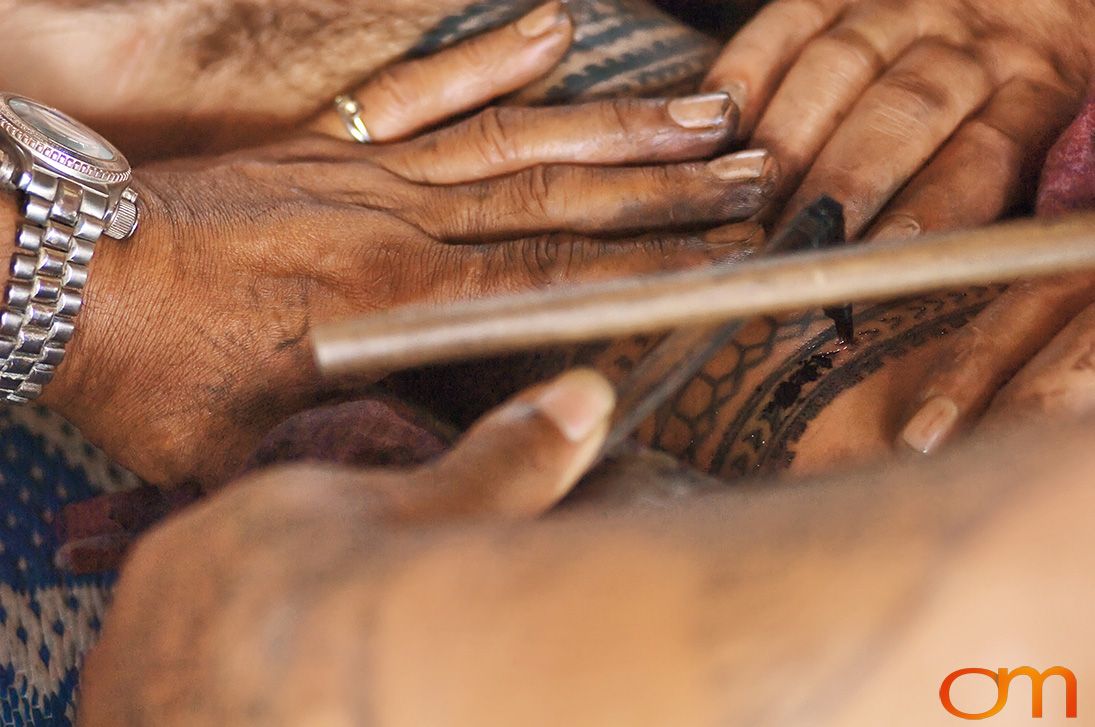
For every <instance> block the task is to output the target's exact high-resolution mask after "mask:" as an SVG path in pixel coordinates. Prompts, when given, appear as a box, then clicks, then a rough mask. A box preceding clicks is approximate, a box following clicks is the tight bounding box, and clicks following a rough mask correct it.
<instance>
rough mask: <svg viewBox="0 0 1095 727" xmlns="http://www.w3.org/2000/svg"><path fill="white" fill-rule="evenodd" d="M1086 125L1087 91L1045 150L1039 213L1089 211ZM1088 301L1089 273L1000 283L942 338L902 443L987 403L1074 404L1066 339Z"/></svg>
mask: <svg viewBox="0 0 1095 727" xmlns="http://www.w3.org/2000/svg"><path fill="white" fill-rule="evenodd" d="M1093 126H1095V97H1093V98H1092V99H1090V100H1089V101H1088V103H1087V106H1086V108H1085V110H1084V113H1083V114H1081V116H1080V118H1078V119H1077V120H1076V122H1075V123H1074V124H1073V125H1072V126H1071V127H1070V128H1069V130H1068V131H1067V132H1066V133H1065V134H1064V136H1062V137H1061V139H1060V141H1058V142H1057V144H1056V145H1055V146H1054V148H1053V150H1052V151H1051V152H1050V155H1049V159H1048V161H1047V163H1046V168H1045V172H1044V174H1043V181H1042V188H1041V190H1040V192H1039V195H1038V213H1039V214H1040V215H1044V216H1055V215H1061V214H1067V213H1069V212H1071V211H1078V210H1084V209H1095V138H1092V134H1091V130H1092V127H1093ZM1092 303H1095V275H1093V274H1091V273H1080V274H1076V275H1071V276H1061V277H1057V278H1053V279H1050V280H1042V281H1019V282H1017V283H1015V284H1014V285H1012V286H1011V287H1009V288H1008V290H1007V291H1006V292H1005V293H1004V294H1003V295H1001V296H1000V297H999V298H997V299H995V300H993V301H992V302H991V303H989V304H988V306H987V307H986V308H985V309H984V310H983V311H982V312H981V313H980V314H978V315H977V316H976V317H975V318H974V319H973V320H972V321H971V322H970V323H969V324H968V325H966V326H965V327H964V328H962V329H961V330H960V331H958V332H957V333H955V334H954V335H953V336H951V337H950V338H948V339H947V341H946V342H945V343H944V344H943V350H942V351H941V352H940V353H939V354H938V356H937V357H936V360H935V363H934V365H933V366H930V367H929V368H928V369H927V370H926V372H925V376H924V378H923V380H922V381H921V382H919V387H918V391H917V396H916V397H915V398H914V400H913V402H912V406H910V407H909V410H908V411H907V412H906V417H907V419H906V421H905V422H904V424H903V425H902V430H901V431H902V433H901V441H902V443H903V445H904V446H907V447H909V448H912V449H913V450H915V451H918V452H923V453H925V454H927V453H930V452H933V451H934V450H936V449H938V448H939V447H941V446H942V445H944V444H946V443H947V442H948V441H950V440H951V439H953V438H954V437H955V436H956V435H958V434H960V433H962V432H964V431H966V430H968V429H969V428H970V427H971V426H973V425H974V424H975V423H976V422H977V420H978V419H979V418H980V417H981V415H982V414H983V413H984V412H985V410H986V409H987V408H989V406H990V404H991V405H992V408H991V412H990V413H992V415H993V418H997V419H998V418H1000V414H1001V413H1007V412H1014V411H1022V410H1024V409H1029V408H1030V405H1031V404H1032V403H1033V404H1036V405H1038V406H1039V407H1041V408H1043V409H1046V410H1051V411H1052V410H1054V409H1057V408H1062V407H1063V408H1077V407H1076V406H1074V404H1077V403H1083V402H1084V397H1083V396H1082V394H1083V393H1084V386H1086V385H1087V384H1086V382H1087V380H1088V379H1090V378H1091V373H1090V370H1089V368H1090V367H1088V366H1087V364H1086V363H1085V361H1086V360H1087V359H1085V358H1084V357H1083V356H1082V355H1081V354H1082V352H1078V351H1076V350H1070V349H1069V348H1068V346H1069V342H1070V341H1071V345H1073V347H1075V346H1077V345H1080V344H1082V343H1083V342H1084V338H1083V335H1084V331H1085V330H1086V328H1085V327H1086V326H1087V325H1088V324H1087V323H1085V321H1087V320H1089V319H1090V313H1081V311H1083V310H1084V309H1085V307H1087V306H1089V305H1090V304H1092ZM1073 364H1075V365H1076V368H1075V369H1074V370H1073V373H1072V374H1069V373H1068V370H1069V369H1068V367H1069V366H1072V365H1073ZM1017 371H1021V373H1020V374H1019V375H1018V376H1016V377H1015V379H1014V380H1013V381H1012V382H1011V383H1009V384H1007V386H1006V387H1005V388H1004V389H1003V391H1001V387H1002V386H1004V385H1005V383H1007V382H1008V381H1009V379H1011V378H1012V376H1014V375H1015V373H1016V372H1017ZM998 392H999V393H998Z"/></svg>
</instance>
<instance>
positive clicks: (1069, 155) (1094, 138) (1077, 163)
mask: <svg viewBox="0 0 1095 727" xmlns="http://www.w3.org/2000/svg"><path fill="white" fill-rule="evenodd" d="M1091 209H1095V89H1093V90H1092V94H1091V96H1090V97H1088V100H1087V103H1086V104H1084V108H1083V110H1082V111H1081V112H1080V115H1079V117H1077V119H1076V120H1075V121H1074V122H1072V125H1071V126H1070V127H1068V129H1067V130H1066V131H1065V133H1064V135H1063V136H1062V137H1061V138H1060V139H1059V140H1058V141H1057V143H1056V144H1054V145H1053V149H1051V150H1050V152H1049V156H1048V157H1047V158H1046V165H1045V168H1044V170H1043V171H1042V183H1041V186H1040V187H1039V189H1038V215H1039V216H1043V217H1053V216H1057V215H1063V214H1068V213H1069V212H1078V211H1080V210H1091Z"/></svg>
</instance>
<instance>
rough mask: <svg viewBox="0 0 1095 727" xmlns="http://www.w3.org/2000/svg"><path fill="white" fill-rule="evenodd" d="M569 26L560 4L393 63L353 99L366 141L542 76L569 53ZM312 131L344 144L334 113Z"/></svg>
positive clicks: (402, 132) (392, 135)
mask: <svg viewBox="0 0 1095 727" xmlns="http://www.w3.org/2000/svg"><path fill="white" fill-rule="evenodd" d="M573 33H574V26H573V23H572V22H571V19H570V16H569V15H568V14H567V12H566V10H565V8H564V6H563V3H562V2H561V0H552V2H548V3H545V4H543V5H541V6H539V7H538V8H536V9H535V10H533V11H532V12H530V13H529V14H527V15H525V16H524V17H522V18H520V19H519V20H517V21H515V22H513V23H511V24H509V25H507V26H505V27H503V28H500V29H498V30H494V31H490V32H488V33H485V34H483V35H480V36H477V37H475V38H472V39H471V40H468V41H465V42H463V43H460V44H459V45H456V46H454V47H452V48H449V49H446V50H443V51H440V52H438V53H435V54H433V55H431V56H428V57H426V58H422V59H419V60H413V61H407V62H404V63H397V64H395V65H393V66H390V67H388V68H386V69H384V70H382V71H380V72H379V73H378V74H377V75H375V76H373V77H372V78H370V79H369V80H368V81H367V82H366V83H365V84H364V85H363V86H362V87H361V88H359V89H358V90H357V91H355V92H354V93H353V94H351V96H352V98H353V100H355V101H356V102H357V103H358V106H359V108H360V117H361V120H362V122H363V123H364V126H365V127H366V129H367V132H368V136H369V137H370V139H369V140H370V141H392V140H396V139H400V138H403V137H406V136H409V135H411V134H413V133H415V132H416V131H419V130H421V129H423V128H426V127H429V126H432V125H434V124H436V123H438V122H440V121H444V120H445V119H448V118H449V117H451V116H454V115H456V114H460V113H463V112H465V111H469V110H471V109H475V108H478V107H479V106H482V105H483V104H485V103H487V102H488V101H490V100H492V99H494V98H497V97H498V96H502V95H505V94H507V93H510V92H512V91H516V90H517V89H519V88H521V87H523V86H526V85H528V84H529V83H531V82H532V81H534V80H536V79H537V78H539V77H541V76H543V75H545V74H546V73H548V72H549V71H550V70H551V69H552V68H554V67H555V65H556V64H557V63H558V62H559V61H560V60H561V59H562V58H563V56H564V55H565V54H566V52H567V50H568V49H569V48H570V43H571V40H572V39H573ZM311 128H312V129H313V130H315V131H319V132H321V133H324V134H328V135H330V136H334V137H336V138H339V139H347V140H349V138H350V137H349V134H348V132H347V129H346V125H345V123H344V122H343V120H342V119H341V118H340V116H339V115H338V113H336V112H335V111H328V112H325V113H324V114H322V115H321V116H320V117H319V118H317V119H316V120H315V122H313V123H312V125H311Z"/></svg>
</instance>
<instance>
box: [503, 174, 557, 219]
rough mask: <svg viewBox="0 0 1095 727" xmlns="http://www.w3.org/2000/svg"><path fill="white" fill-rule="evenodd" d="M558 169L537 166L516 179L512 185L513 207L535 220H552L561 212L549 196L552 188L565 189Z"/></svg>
mask: <svg viewBox="0 0 1095 727" xmlns="http://www.w3.org/2000/svg"><path fill="white" fill-rule="evenodd" d="M564 174H565V173H564V172H563V171H562V169H561V168H560V167H555V166H547V165H543V164H538V165H536V166H534V167H530V168H528V169H526V170H524V171H523V172H521V173H520V174H518V175H517V176H516V177H514V184H513V185H512V195H513V204H514V206H515V207H516V208H517V209H519V210H521V211H523V212H525V213H526V214H528V215H529V216H530V217H533V218H536V219H552V218H553V217H555V216H556V214H558V213H559V212H560V211H561V210H558V209H557V207H558V206H559V205H558V203H557V201H556V200H555V199H553V197H552V195H551V190H552V188H557V189H566V188H567V186H566V185H565V183H564V182H565V180H563V179H561V177H562V176H564Z"/></svg>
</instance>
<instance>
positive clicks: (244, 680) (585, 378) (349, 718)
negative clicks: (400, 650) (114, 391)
mask: <svg viewBox="0 0 1095 727" xmlns="http://www.w3.org/2000/svg"><path fill="white" fill-rule="evenodd" d="M613 400H614V397H613V391H612V388H611V386H610V385H609V384H608V382H607V381H605V380H604V379H603V378H602V377H601V376H600V375H598V374H596V373H593V372H591V371H573V372H570V373H568V374H564V375H563V376H561V377H559V378H558V379H556V380H554V381H553V382H551V383H548V384H544V385H541V386H538V387H536V388H535V389H531V390H529V391H527V392H525V393H524V394H522V395H520V396H518V397H517V398H516V399H514V400H513V401H511V402H510V403H509V404H508V405H506V406H503V407H501V408H500V409H497V410H495V411H494V412H493V413H491V414H488V415H487V416H486V417H484V418H483V419H482V420H481V421H480V423H479V424H478V425H476V426H475V427H473V428H472V430H471V431H470V432H469V433H468V434H467V435H466V436H465V438H464V439H463V440H462V442H460V443H458V444H457V446H456V448H455V449H453V450H452V451H451V452H450V453H449V454H448V455H446V456H445V457H444V458H442V459H441V460H440V461H438V462H437V463H435V464H432V465H429V466H425V467H422V468H419V469H415V470H408V471H405V472H397V471H384V470H373V471H365V470H353V469H348V468H340V467H333V466H307V465H292V466H285V467H281V468H275V469H271V470H267V471H263V472H259V473H256V474H253V475H249V476H248V477H247V478H245V479H244V480H241V481H239V482H237V483H235V484H233V485H230V486H229V487H227V488H226V489H225V490H224V491H222V492H219V493H217V494H215V495H212V496H211V497H210V498H209V499H207V500H206V501H204V502H202V503H199V504H197V505H195V506H193V507H191V508H190V509H188V510H185V511H184V512H182V513H180V514H179V515H177V516H175V517H174V518H172V519H171V520H169V521H167V522H166V523H165V524H163V525H162V526H160V527H158V528H157V529H155V530H153V531H151V532H150V533H149V534H148V535H147V536H145V537H144V538H143V539H142V540H141V541H139V543H138V545H137V547H136V549H135V551H134V552H133V554H132V556H131V557H130V559H129V561H128V563H127V565H126V566H125V568H124V569H123V571H122V575H121V579H120V582H119V583H118V586H117V589H116V590H115V593H114V603H113V605H112V607H111V611H110V615H109V618H108V620H107V623H106V626H105V629H104V631H103V636H102V640H101V641H100V643H99V645H98V646H97V647H96V648H95V650H94V651H93V652H92V654H91V655H90V656H89V658H88V661H87V663H86V664H85V666H84V669H83V671H82V673H83V682H82V685H81V689H82V691H81V699H80V723H81V724H86V725H116V724H118V723H119V721H126V720H124V719H121V717H120V716H121V715H126V714H140V715H141V719H140V721H141V722H142V723H146V724H158V725H169V724H187V725H199V724H217V723H223V722H224V721H225V720H227V721H228V722H229V723H237V718H240V717H241V716H242V715H245V714H246V715H247V716H248V719H249V720H251V721H255V722H256V723H262V724H304V723H308V722H314V721H315V720H317V719H319V720H320V721H323V717H326V718H327V719H328V721H333V722H334V723H338V724H343V723H345V724H355V723H361V722H362V721H363V719H364V717H363V714H362V713H361V712H359V711H356V710H357V709H358V708H359V707H360V705H361V700H360V696H361V694H362V688H363V686H365V685H363V684H362V682H361V681H360V680H361V678H362V677H361V674H362V672H361V669H360V663H361V662H360V661H358V660H359V659H361V658H362V657H363V656H364V654H362V652H361V648H362V644H363V643H365V642H366V641H368V640H367V639H363V638H357V637H349V638H348V636H349V633H348V632H347V631H346V629H347V628H349V629H351V630H354V627H353V623H354V618H353V617H351V616H348V615H347V618H343V617H341V616H340V617H335V618H325V617H323V616H322V614H323V613H325V612H326V611H325V609H327V608H330V607H336V608H337V606H338V604H339V603H341V604H343V605H344V606H349V607H351V608H354V609H357V608H358V606H360V605H361V604H362V603H367V602H371V601H372V600H373V599H374V598H376V597H379V594H380V593H381V589H382V587H383V584H384V578H382V577H380V574H379V572H377V573H376V574H375V575H372V576H365V577H361V575H362V571H361V568H363V567H365V568H368V567H371V566H370V565H369V562H368V560H371V559H363V558H362V555H361V552H360V551H359V550H355V548H356V547H357V546H359V545H360V544H362V543H371V544H372V545H370V546H369V547H368V551H369V552H370V553H372V554H373V555H374V556H375V557H376V558H377V560H376V561H374V562H375V563H376V564H379V563H381V562H383V561H388V560H389V559H388V558H386V557H385V556H384V548H385V542H386V538H385V537H384V536H385V534H386V533H391V532H392V531H393V530H395V531H396V532H398V531H399V530H401V529H406V528H408V527H410V526H415V525H418V526H421V525H423V524H428V523H437V522H440V523H445V522H448V523H451V522H454V521H457V520H465V519H472V518H476V519H480V518H492V519H497V518H504V519H521V518H528V517H533V516H536V515H538V514H539V513H541V512H543V511H545V510H547V509H549V508H550V507H551V506H552V505H554V504H555V503H556V502H558V501H559V500H560V499H561V498H562V497H563V496H564V495H565V494H566V493H567V492H568V491H569V490H570V488H571V487H572V486H573V485H574V483H575V482H576V481H577V480H578V478H579V477H580V476H581V475H582V474H583V472H584V471H585V469H586V468H587V467H588V466H589V465H590V463H591V461H592V460H593V458H594V457H595V456H596V454H597V452H598V451H599V449H600V446H601V443H602V441H603V440H604V435H605V432H606V430H607V427H608V417H609V414H610V412H611V409H612V405H613ZM197 543H201V545H200V547H196V544H197ZM392 557H393V558H398V556H397V555H393V556H392ZM389 562H390V561H389ZM351 584H352V585H351ZM348 585H350V587H351V589H352V590H353V595H350V593H349V592H347V591H346V588H347V586H348ZM374 591H375V593H373V592H374ZM288 604H292V605H291V606H289V605H288ZM286 608H287V609H288V610H286ZM275 620H276V621H277V625H276V626H273V627H272V625H273V623H274V621H275ZM361 633H362V632H358V634H359V635H360V634H361ZM289 634H293V636H288V635H289ZM285 638H287V639H288V640H283V639H285ZM319 644H325V646H324V647H322V648H317V647H318V646H319ZM270 649H277V652H278V656H277V658H276V660H275V661H276V665H274V664H272V663H270V662H269V661H268V660H267V659H266V657H265V656H263V654H268V653H270V652H269V650H270ZM254 659H259V660H261V661H263V662H266V663H264V664H263V665H262V667H261V668H251V667H249V666H246V665H248V664H254V662H253V660H254ZM197 665H200V666H197ZM180 667H181V668H180ZM237 668H240V669H243V671H239V672H237V671H236V670H237ZM301 674H308V675H309V676H308V679H309V680H311V681H310V682H309V683H312V684H316V685H323V686H321V687H318V689H319V691H315V690H309V692H310V698H309V701H308V702H307V703H302V702H299V701H296V700H294V699H293V698H292V697H290V696H289V695H290V694H292V693H296V692H297V691H298V690H296V689H286V688H285V687H287V686H288V683H287V682H282V681H281V680H283V679H288V680H291V681H292V682H293V683H294V684H295V685H297V686H299V685H300V682H299V681H298V680H297V678H296V676H294V675H301ZM351 675H352V676H351ZM347 677H350V678H347ZM373 686H376V685H373ZM170 695H174V697H178V698H172V696H170ZM197 695H200V696H201V698H200V699H192V698H191V697H194V696H197ZM256 704H263V705H265V706H264V709H267V710H269V711H267V712H264V713H262V714H261V715H260V714H259V713H258V712H256V711H255V709H254V705H256ZM317 710H318V711H317Z"/></svg>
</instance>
